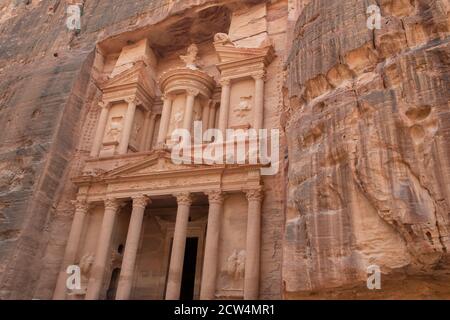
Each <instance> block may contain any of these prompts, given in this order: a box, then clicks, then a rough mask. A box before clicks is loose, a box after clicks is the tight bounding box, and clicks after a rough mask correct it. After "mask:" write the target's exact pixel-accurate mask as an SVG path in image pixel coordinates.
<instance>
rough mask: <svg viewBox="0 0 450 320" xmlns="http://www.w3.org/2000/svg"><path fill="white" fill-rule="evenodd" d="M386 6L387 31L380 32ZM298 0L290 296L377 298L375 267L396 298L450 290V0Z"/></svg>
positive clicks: (291, 93) (290, 71) (291, 90)
mask: <svg viewBox="0 0 450 320" xmlns="http://www.w3.org/2000/svg"><path fill="white" fill-rule="evenodd" d="M376 3H378V4H379V5H381V9H382V10H381V13H382V16H383V18H382V28H381V30H374V31H370V30H369V29H368V28H367V27H366V21H367V15H366V8H367V6H368V5H370V4H376ZM298 5H299V6H302V7H303V9H302V10H301V12H300V14H299V17H298V20H297V21H296V25H295V28H294V30H293V35H292V38H293V39H294V42H293V48H292V51H291V55H290V57H289V58H288V60H287V78H288V79H287V84H286V87H287V92H286V96H285V98H286V101H285V105H286V114H285V116H284V118H285V128H286V133H287V137H288V139H289V141H288V144H289V174H288V177H289V182H288V184H289V187H288V189H289V191H288V195H287V201H288V209H287V218H286V219H287V226H286V234H285V246H284V256H285V257H287V256H289V257H295V258H294V259H285V260H284V261H283V266H284V268H283V279H284V283H285V289H286V295H287V297H291V298H294V297H295V298H298V297H301V296H310V295H312V296H313V297H314V296H317V295H318V296H324V297H367V296H369V295H368V294H367V289H366V288H365V279H366V277H367V276H366V272H365V270H366V268H367V267H368V266H369V265H373V264H375V265H379V266H380V267H381V270H382V273H383V274H384V276H383V277H384V279H385V281H384V285H385V288H386V290H385V292H384V297H393V298H399V297H400V298H405V297H417V298H419V297H430V296H435V297H436V296H442V295H444V296H445V294H446V297H448V293H449V292H450V287H449V285H448V283H449V281H448V269H449V267H450V266H449V255H448V252H447V251H448V248H449V245H450V239H449V227H450V225H449V213H450V202H449V201H450V194H449V192H450V180H449V179H450V169H449V164H450V163H449V160H450V159H449V150H450V144H449V138H450V136H449V134H450V131H449V128H450V124H449V117H450V109H449V100H450V99H449V98H450V90H449V88H450V83H449V71H450V69H449V54H450V47H449V26H450V25H449V23H450V21H449V9H450V7H449V4H448V2H447V1H439V0H437V1H420V0H419V1H396V0H393V1H391V0H383V1H359V0H345V1H327V0H311V1H303V2H302V1H300V3H298ZM337 287H339V288H340V289H339V290H333V288H337ZM372 295H373V296H374V297H377V296H378V297H379V296H381V295H380V294H376V293H373V294H372Z"/></svg>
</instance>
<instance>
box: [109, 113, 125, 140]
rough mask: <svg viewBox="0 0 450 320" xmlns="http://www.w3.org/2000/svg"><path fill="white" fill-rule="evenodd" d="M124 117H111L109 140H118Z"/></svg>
mask: <svg viewBox="0 0 450 320" xmlns="http://www.w3.org/2000/svg"><path fill="white" fill-rule="evenodd" d="M122 120H123V118H122V117H115V118H112V119H111V125H110V127H109V129H108V132H107V134H106V136H107V138H108V140H110V141H117V140H118V138H119V135H120V133H121V132H122Z"/></svg>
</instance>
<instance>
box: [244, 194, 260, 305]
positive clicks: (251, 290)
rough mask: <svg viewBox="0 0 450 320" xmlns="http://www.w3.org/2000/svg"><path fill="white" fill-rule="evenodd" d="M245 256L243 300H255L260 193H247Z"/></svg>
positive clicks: (258, 271)
mask: <svg viewBox="0 0 450 320" xmlns="http://www.w3.org/2000/svg"><path fill="white" fill-rule="evenodd" d="M247 199H248V220H247V255H246V259H245V278H244V299H245V300H257V299H258V297H259V274H260V255H261V202H262V191H261V190H251V191H249V192H247Z"/></svg>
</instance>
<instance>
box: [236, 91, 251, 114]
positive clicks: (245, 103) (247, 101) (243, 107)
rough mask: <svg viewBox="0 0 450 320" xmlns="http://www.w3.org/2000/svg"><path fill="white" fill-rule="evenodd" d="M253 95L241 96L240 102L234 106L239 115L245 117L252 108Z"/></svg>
mask: <svg viewBox="0 0 450 320" xmlns="http://www.w3.org/2000/svg"><path fill="white" fill-rule="evenodd" d="M251 101H252V96H248V97H241V100H240V102H239V104H238V105H237V106H236V107H235V108H234V112H235V113H236V114H237V116H238V117H240V118H243V117H245V116H246V115H247V113H248V112H249V111H250V110H251Z"/></svg>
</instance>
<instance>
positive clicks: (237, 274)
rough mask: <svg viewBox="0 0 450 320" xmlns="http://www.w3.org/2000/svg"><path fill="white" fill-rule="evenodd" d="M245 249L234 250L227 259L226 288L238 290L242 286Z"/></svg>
mask: <svg viewBox="0 0 450 320" xmlns="http://www.w3.org/2000/svg"><path fill="white" fill-rule="evenodd" d="M245 256H246V253H245V250H241V251H239V252H238V250H234V251H233V253H232V254H231V256H229V257H228V259H227V266H226V270H225V272H226V275H227V278H228V281H227V282H228V284H229V286H228V287H227V288H226V289H227V290H239V289H241V287H242V279H244V274H245Z"/></svg>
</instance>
